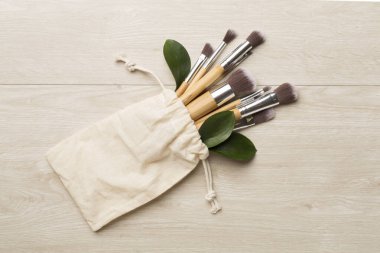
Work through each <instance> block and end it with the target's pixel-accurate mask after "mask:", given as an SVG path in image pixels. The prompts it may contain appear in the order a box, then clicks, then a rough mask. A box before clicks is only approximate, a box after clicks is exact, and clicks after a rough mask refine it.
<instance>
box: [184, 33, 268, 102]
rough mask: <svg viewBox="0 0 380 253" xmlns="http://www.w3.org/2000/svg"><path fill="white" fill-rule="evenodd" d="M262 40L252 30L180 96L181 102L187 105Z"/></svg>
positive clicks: (262, 39) (245, 56)
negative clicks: (240, 42)
mask: <svg viewBox="0 0 380 253" xmlns="http://www.w3.org/2000/svg"><path fill="white" fill-rule="evenodd" d="M263 42H264V38H263V37H262V36H261V34H260V33H259V32H256V31H255V32H252V33H251V34H250V35H249V36H248V37H247V39H246V41H245V42H243V43H242V44H240V45H239V46H238V47H237V48H236V49H235V50H234V51H232V52H231V53H230V54H229V55H228V56H227V57H226V58H225V59H224V60H223V61H222V62H221V63H220V64H219V65H216V66H215V67H214V68H213V69H211V70H210V71H209V72H207V74H206V75H204V76H203V77H202V78H201V79H199V80H198V81H197V82H195V83H194V86H192V88H191V89H188V90H187V91H186V92H185V93H184V94H182V96H181V100H182V102H183V103H184V104H185V105H187V104H188V103H190V102H191V101H192V100H193V99H194V98H196V97H197V96H198V95H199V94H200V93H201V92H202V91H203V90H204V89H206V88H207V87H208V86H210V85H211V84H212V83H213V82H214V81H215V80H217V79H218V78H219V77H220V76H221V75H222V74H223V73H224V72H225V71H226V70H228V69H229V68H231V67H233V66H235V65H236V64H239V63H240V62H241V61H242V60H244V59H246V58H247V55H248V54H249V53H248V52H250V51H251V50H252V49H254V48H255V47H257V46H259V45H261V44H262V43H263Z"/></svg>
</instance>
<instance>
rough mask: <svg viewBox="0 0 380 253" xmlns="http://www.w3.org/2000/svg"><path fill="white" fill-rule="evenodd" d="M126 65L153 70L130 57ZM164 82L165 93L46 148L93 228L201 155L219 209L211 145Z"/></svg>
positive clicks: (148, 196)
mask: <svg viewBox="0 0 380 253" xmlns="http://www.w3.org/2000/svg"><path fill="white" fill-rule="evenodd" d="M123 60H124V61H125V59H124V58H123ZM126 66H127V68H128V69H129V70H130V71H133V70H136V69H137V70H141V71H145V72H149V71H147V70H145V69H142V68H139V67H137V66H135V65H133V64H128V62H127V63H126ZM149 73H151V72H149ZM151 74H152V73H151ZM153 75H154V74H153ZM158 81H159V80H158ZM160 84H161V87H162V89H163V91H162V93H160V94H158V95H156V96H153V97H150V98H148V99H145V100H143V101H141V102H138V103H135V104H133V105H130V106H128V107H126V108H124V109H122V110H120V111H118V112H116V113H115V114H113V115H111V116H110V117H108V118H106V119H104V120H102V121H100V122H97V123H95V124H93V125H91V126H90V127H88V128H86V129H84V130H82V131H80V132H78V133H76V134H74V135H73V136H71V137H69V138H67V139H65V140H63V141H62V142H60V143H59V144H58V145H56V146H55V147H53V148H52V149H51V150H50V151H49V152H48V153H47V159H48V161H49V163H50V165H51V166H52V168H53V169H54V171H55V172H56V173H57V174H58V175H59V177H60V179H61V181H62V182H63V184H64V186H65V187H66V188H67V190H68V192H69V193H70V195H71V196H72V198H73V200H74V201H75V202H76V204H77V206H78V207H79V209H80V211H81V213H82V215H83V217H84V218H85V220H86V221H87V222H88V224H89V225H90V227H91V228H92V230H94V231H97V230H99V229H100V228H101V227H103V226H104V225H106V224H107V223H109V222H110V221H112V220H113V219H115V218H117V217H119V216H121V215H123V214H125V213H128V212H130V211H132V210H133V209H135V208H138V207H139V206H142V205H144V204H145V203H147V202H149V201H151V200H153V199H154V198H156V197H158V196H159V195H161V194H162V193H164V192H165V191H167V190H168V189H170V188H171V187H173V186H174V185H175V184H176V183H178V182H179V181H180V180H181V179H183V178H184V177H185V176H186V175H188V174H189V173H190V172H191V171H192V170H193V169H194V168H195V167H196V165H197V164H198V162H199V161H200V160H202V161H203V166H204V169H205V172H206V179H207V186H208V194H207V195H206V199H207V200H208V201H210V203H211V204H212V210H211V212H212V213H216V212H217V211H219V210H220V206H219V204H218V202H217V201H216V195H215V192H214V191H213V188H212V177H211V170H210V167H209V164H208V162H207V160H206V158H207V156H208V149H207V147H206V146H205V145H204V144H203V143H202V141H201V139H200V135H199V133H198V131H197V129H196V127H195V125H194V122H193V121H192V120H191V118H190V116H189V114H188V111H187V109H186V107H185V106H184V105H183V103H182V102H181V101H180V100H179V99H178V98H177V96H176V95H175V93H174V92H173V91H171V90H168V89H166V88H164V86H163V85H162V83H161V82H160Z"/></svg>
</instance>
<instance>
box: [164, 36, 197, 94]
mask: <svg viewBox="0 0 380 253" xmlns="http://www.w3.org/2000/svg"><path fill="white" fill-rule="evenodd" d="M164 57H165V60H166V63H167V64H168V66H169V68H170V71H171V72H172V74H173V76H174V79H175V82H176V89H178V87H179V86H180V85H181V83H182V82H183V80H185V78H186V76H187V75H188V74H189V72H190V68H191V61H190V56H189V54H188V53H187V51H186V49H185V48H184V47H183V46H182V45H181V44H180V43H179V42H177V41H175V40H166V41H165V44H164Z"/></svg>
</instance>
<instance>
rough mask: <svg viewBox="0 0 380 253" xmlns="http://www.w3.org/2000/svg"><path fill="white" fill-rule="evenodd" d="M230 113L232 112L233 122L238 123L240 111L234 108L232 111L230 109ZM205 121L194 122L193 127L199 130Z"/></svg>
mask: <svg viewBox="0 0 380 253" xmlns="http://www.w3.org/2000/svg"><path fill="white" fill-rule="evenodd" d="M230 111H232V112H233V113H234V116H235V121H238V120H240V119H241V114H240V111H239V110H238V109H236V108H234V109H232V110H230ZM205 121H206V120H204V121H199V120H197V121H196V122H195V126H196V127H197V129H199V128H201V126H202V124H203V123H204V122H205Z"/></svg>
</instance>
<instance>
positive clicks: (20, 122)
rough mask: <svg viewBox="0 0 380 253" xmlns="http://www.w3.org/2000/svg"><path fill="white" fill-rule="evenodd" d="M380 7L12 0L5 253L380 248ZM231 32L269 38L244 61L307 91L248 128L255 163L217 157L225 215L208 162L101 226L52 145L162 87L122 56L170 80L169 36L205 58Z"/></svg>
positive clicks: (3, 18) (0, 23)
mask: <svg viewBox="0 0 380 253" xmlns="http://www.w3.org/2000/svg"><path fill="white" fill-rule="evenodd" d="M184 10H185V11H184ZM379 13H380V4H379V3H368V2H366V3H364V2H360V3H359V2H326V1H292V2H289V1H276V2H273V1H247V0H236V1H226V0H224V1H216V0H210V1H206V2H205V1H200V0H195V1H184V0H180V1H175V2H171V3H170V4H169V3H168V2H166V1H153V0H141V1H137V2H136V1H129V0H123V1H122V0H112V1H107V2H100V1H89V0H82V1H70V0H63V1H59V2H58V1H49V0H35V1H33V2H31V1H26V0H2V1H1V2H0V27H1V32H0V56H1V57H0V192H1V194H0V252H4V253H5V252H7V253H11V252H17V253H19V252H292V253H293V252H300V253H301V252H302V253H311V252H313V253H314V252H344V253H351V252H377V251H378V250H379V248H380V240H379V238H380V170H379V164H380V156H379V155H378V153H379V152H378V150H379V149H380V139H379V133H380V113H379V108H380V82H379V80H380V64H379V63H380V43H379V41H380V30H379V23H380V15H379ZM227 17H230V18H227ZM205 24H207V25H205ZM228 28H234V29H236V30H237V32H238V33H239V35H240V36H239V37H238V40H240V39H244V38H245V36H246V34H248V33H249V32H250V31H251V30H252V29H257V30H260V31H262V32H263V33H264V34H265V36H266V38H267V41H266V43H265V45H263V46H262V47H260V48H259V49H258V50H256V51H255V53H254V56H252V58H251V59H248V60H247V61H246V62H245V63H244V64H243V65H242V66H243V67H245V68H248V69H249V70H251V71H252V72H253V73H254V74H255V77H256V79H257V81H258V83H259V84H260V85H268V84H269V85H276V84H280V83H283V82H285V81H288V82H291V83H294V84H296V85H298V86H299V88H300V94H301V96H300V100H299V102H298V103H297V104H294V105H290V106H287V107H281V108H279V109H278V110H277V117H276V119H275V120H273V121H271V122H268V123H266V124H264V125H260V126H257V127H254V128H250V129H247V130H244V132H243V133H244V134H246V135H247V136H248V137H250V138H251V139H252V140H253V141H254V143H255V145H256V147H257V148H258V153H257V156H256V158H255V159H254V160H253V161H252V162H250V163H247V164H240V163H235V162H232V161H229V160H226V159H223V158H220V157H217V156H212V157H211V159H210V162H211V165H212V167H213V171H214V176H215V184H216V190H217V192H218V199H219V200H220V202H221V204H222V205H223V208H224V209H223V211H222V212H221V213H220V214H218V215H215V216H213V215H211V214H209V213H208V208H209V206H208V203H207V202H206V201H205V200H204V194H205V179H204V176H203V171H202V168H200V167H199V168H197V169H196V170H195V171H194V172H193V173H192V174H191V175H190V176H189V177H187V178H186V179H185V180H184V181H182V182H181V183H180V184H178V186H177V187H175V188H174V189H172V190H170V191H169V192H168V193H166V194H164V195H163V196H161V197H160V198H159V199H157V200H155V201H153V202H152V203H151V204H148V205H146V206H144V207H143V208H140V209H138V210H136V211H135V212H133V213H131V214H129V215H126V216H123V217H121V218H119V219H118V220H117V221H115V222H112V223H111V224H109V225H108V226H107V227H105V228H104V229H103V230H101V231H100V232H98V233H94V232H92V231H91V230H90V229H89V227H88V226H87V224H86V223H85V222H84V220H83V219H82V217H81V215H80V213H79V211H78V209H77V207H76V206H75V204H74V202H73V201H72V200H71V198H70V196H69V195H68V193H67V192H66V191H65V189H64V188H63V186H62V184H61V183H60V181H59V179H58V177H57V176H56V175H55V174H54V172H53V171H52V169H51V168H50V167H49V165H48V164H47V162H46V161H45V159H44V154H45V153H46V151H47V150H48V149H49V148H50V147H51V146H53V145H54V144H56V143H57V142H58V141H60V140H62V139H63V138H65V137H67V136H69V135H71V134H72V133H74V132H76V131H78V130H79V129H81V128H83V127H86V126H87V125H88V124H90V123H93V122H95V121H97V120H100V119H102V118H104V117H106V116H108V115H109V114H111V113H113V112H115V111H117V110H119V109H121V108H123V107H124V106H126V105H128V104H131V103H133V102H136V101H139V100H140V99H142V98H143V97H147V96H151V95H154V94H156V93H157V92H159V91H160V88H159V87H158V85H156V84H154V81H152V80H151V79H150V78H149V77H147V76H144V75H142V74H140V73H136V74H130V73H127V72H126V71H125V70H123V67H122V66H121V65H117V64H116V63H114V58H115V56H116V55H118V54H120V53H126V54H127V55H128V56H129V57H130V58H131V59H133V60H134V61H136V62H137V63H139V64H141V65H143V66H144V67H147V68H150V69H152V70H154V71H155V72H156V73H157V74H158V75H159V76H160V78H162V80H163V81H164V83H166V84H167V85H171V84H173V83H174V81H173V79H172V78H171V75H170V71H169V69H168V68H167V67H166V65H165V62H164V58H163V56H162V45H163V42H164V40H165V39H167V38H171V39H176V40H178V41H180V42H182V43H183V44H184V45H185V46H186V48H187V49H188V51H189V53H190V55H191V57H192V59H193V60H195V57H197V55H198V54H199V51H200V50H201V48H202V46H203V44H204V42H205V41H208V42H210V43H212V45H216V44H217V43H218V42H219V40H220V39H221V37H222V36H223V34H224V32H225V31H226V29H228ZM238 40H237V41H235V44H236V43H238V42H239V41H238ZM231 47H232V46H231ZM231 47H230V48H231ZM227 51H228V50H227ZM172 87H173V86H172Z"/></svg>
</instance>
